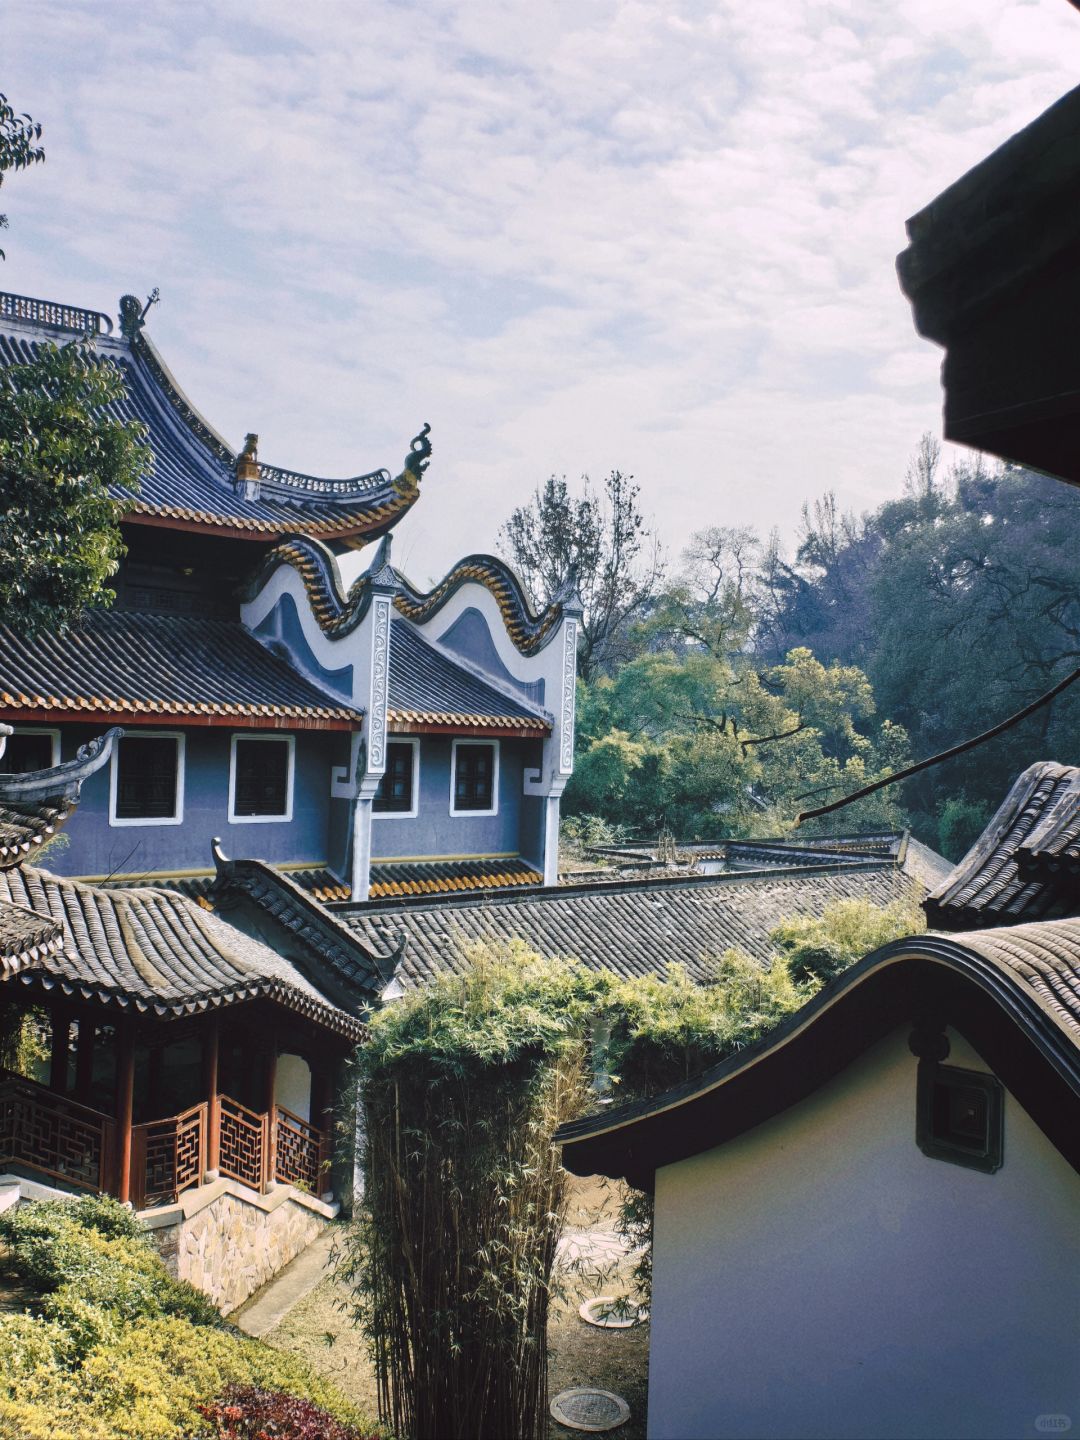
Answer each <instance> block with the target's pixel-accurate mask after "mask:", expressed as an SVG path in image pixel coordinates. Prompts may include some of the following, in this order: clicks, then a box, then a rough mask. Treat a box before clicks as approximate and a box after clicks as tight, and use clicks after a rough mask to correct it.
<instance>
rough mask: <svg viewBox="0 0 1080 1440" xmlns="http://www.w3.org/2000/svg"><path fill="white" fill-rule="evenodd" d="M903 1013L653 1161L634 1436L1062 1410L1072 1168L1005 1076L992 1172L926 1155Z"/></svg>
mask: <svg viewBox="0 0 1080 1440" xmlns="http://www.w3.org/2000/svg"><path fill="white" fill-rule="evenodd" d="M909 1028H910V1027H905V1028H904V1030H903V1031H902V1032H901V1031H898V1032H896V1033H895V1034H894V1035H892V1036H891V1037H889V1038H888V1039H887V1040H885V1041H883V1042H882V1043H881V1044H880V1045H878V1046H876V1047H874V1049H873V1050H871V1051H869V1052H868V1053H867V1054H866V1055H865V1056H864V1057H863V1058H862V1060H860V1061H859V1062H858V1063H857V1064H856V1065H853V1066H851V1067H850V1068H849V1069H848V1070H846V1071H845V1072H844V1073H843V1074H842V1075H840V1076H838V1077H837V1078H836V1079H835V1080H834V1081H832V1082H831V1083H830V1084H829V1085H827V1086H825V1087H823V1089H822V1090H821V1091H819V1092H818V1093H817V1094H815V1095H813V1096H811V1097H809V1098H808V1099H807V1100H805V1101H803V1102H802V1103H801V1104H800V1105H798V1106H795V1107H793V1108H792V1109H791V1110H789V1111H788V1112H786V1113H785V1114H783V1115H781V1116H778V1117H776V1118H775V1119H773V1120H771V1121H769V1122H767V1123H766V1124H764V1125H761V1126H759V1127H758V1128H757V1129H755V1130H753V1131H751V1132H749V1133H748V1134H746V1135H743V1136H741V1137H740V1138H739V1139H737V1140H734V1141H732V1142H731V1143H730V1144H728V1145H726V1146H721V1147H719V1148H717V1149H714V1150H711V1151H708V1152H706V1153H705V1154H703V1155H700V1156H697V1157H695V1158H693V1159H690V1160H684V1161H680V1162H679V1163H678V1164H675V1165H669V1166H666V1167H665V1168H663V1169H662V1170H660V1171H659V1172H658V1174H657V1188H656V1233H655V1241H654V1245H655V1248H654V1293H653V1308H652V1340H651V1356H650V1366H649V1436H650V1440H694V1437H699V1436H709V1437H721V1436H730V1437H733V1440H734V1437H739V1440H743V1437H750V1436H753V1437H762V1440H764V1437H774V1436H775V1437H779V1436H785V1437H787V1436H792V1437H812V1436H813V1437H816V1436H821V1437H828V1440H833V1437H848V1436H850V1437H859V1440H862V1437H875V1436H901V1437H928V1440H940V1437H957V1440H959V1437H972V1440H992V1437H997V1436H1001V1437H1014V1436H1038V1435H1039V1434H1041V1433H1046V1431H1045V1429H1043V1430H1040V1429H1039V1428H1036V1422H1037V1421H1038V1419H1039V1417H1040V1416H1049V1415H1058V1416H1060V1415H1062V1414H1065V1415H1069V1416H1071V1418H1072V1425H1073V1427H1074V1428H1080V1225H1078V1223H1077V1221H1078V1216H1080V1176H1077V1174H1076V1172H1075V1171H1073V1170H1072V1168H1071V1167H1070V1166H1069V1165H1068V1164H1067V1163H1066V1162H1065V1160H1063V1159H1062V1157H1061V1155H1060V1154H1059V1153H1058V1151H1057V1150H1055V1149H1054V1147H1053V1146H1052V1145H1051V1144H1050V1142H1049V1141H1048V1140H1047V1139H1046V1137H1045V1136H1044V1135H1043V1133H1042V1131H1041V1130H1039V1129H1038V1127H1037V1126H1036V1125H1035V1124H1034V1122H1033V1121H1032V1120H1031V1119H1030V1117H1029V1116H1028V1115H1027V1114H1026V1112H1025V1111H1024V1110H1022V1109H1021V1107H1020V1106H1019V1105H1018V1104H1017V1103H1016V1101H1015V1100H1014V1099H1013V1097H1012V1096H1011V1095H1006V1097H1005V1163H1004V1165H1003V1166H1002V1168H1001V1169H1000V1170H999V1171H998V1172H997V1173H996V1174H993V1175H986V1174H982V1173H980V1172H978V1171H974V1170H967V1169H964V1168H962V1167H960V1166H957V1165H951V1164H947V1163H945V1162H943V1161H940V1160H931V1159H929V1158H927V1157H926V1156H925V1155H923V1154H922V1152H921V1151H920V1150H919V1149H918V1147H917V1145H916V1143H915V1079H916V1066H917V1061H916V1060H915V1058H914V1057H913V1056H912V1055H911V1054H910V1052H909V1050H908V1047H907V1034H908V1029H909ZM950 1038H951V1039H952V1042H953V1045H952V1053H951V1055H950V1056H949V1061H948V1063H949V1064H951V1065H960V1066H966V1067H968V1068H972V1069H981V1070H985V1069H986V1066H985V1065H984V1064H983V1063H982V1062H981V1060H979V1059H978V1057H977V1056H976V1055H975V1054H974V1052H972V1051H971V1050H970V1048H969V1047H968V1046H967V1045H966V1044H965V1043H964V1042H963V1041H962V1040H960V1039H958V1037H956V1036H951V1037H950Z"/></svg>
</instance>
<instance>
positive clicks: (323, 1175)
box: [311, 1060, 334, 1195]
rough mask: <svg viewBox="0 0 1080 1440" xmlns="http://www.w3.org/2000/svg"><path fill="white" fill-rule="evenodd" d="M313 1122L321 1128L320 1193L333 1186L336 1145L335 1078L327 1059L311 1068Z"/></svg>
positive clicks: (318, 1128) (317, 1127)
mask: <svg viewBox="0 0 1080 1440" xmlns="http://www.w3.org/2000/svg"><path fill="white" fill-rule="evenodd" d="M311 1123H312V1124H313V1125H314V1126H315V1127H316V1129H317V1130H319V1132H320V1134H321V1136H322V1138H321V1140H320V1142H319V1194H320V1195H321V1194H323V1193H324V1192H325V1191H328V1190H330V1189H332V1188H333V1186H332V1182H331V1178H330V1170H329V1161H330V1157H331V1153H332V1151H333V1146H334V1079H333V1071H332V1069H331V1067H330V1064H329V1063H328V1062H327V1061H325V1060H324V1061H322V1062H321V1063H320V1064H318V1065H317V1066H312V1070H311Z"/></svg>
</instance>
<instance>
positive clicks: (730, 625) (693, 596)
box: [500, 435, 1080, 859]
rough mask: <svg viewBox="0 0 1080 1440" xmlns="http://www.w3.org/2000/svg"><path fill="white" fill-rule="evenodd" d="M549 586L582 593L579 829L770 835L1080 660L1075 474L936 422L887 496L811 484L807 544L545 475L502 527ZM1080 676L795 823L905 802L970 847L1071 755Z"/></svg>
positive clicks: (619, 487)
mask: <svg viewBox="0 0 1080 1440" xmlns="http://www.w3.org/2000/svg"><path fill="white" fill-rule="evenodd" d="M500 543H501V546H502V549H503V552H504V553H505V555H506V556H507V558H508V559H509V560H510V562H511V563H512V564H513V565H514V566H515V567H516V568H517V569H518V572H519V574H521V576H522V578H523V580H524V581H525V583H526V585H527V587H528V588H529V589H530V591H531V593H532V596H533V599H534V601H535V602H536V603H537V604H538V605H539V604H543V603H545V602H546V601H547V600H548V599H550V598H551V597H552V596H553V595H554V594H556V593H557V592H558V591H559V589H560V587H561V586H565V585H566V583H568V580H573V581H576V583H577V585H578V589H579V591H580V595H581V600H582V603H583V606H584V617H583V622H582V643H581V648H580V651H579V663H578V674H579V679H578V730H577V739H576V746H577V753H576V761H575V772H574V776H573V779H572V780H571V782H570V785H569V786H568V788H567V790H566V794H565V796H564V800H563V813H564V815H565V816H566V817H568V824H569V826H570V829H571V832H574V831H575V830H576V831H577V833H578V834H579V835H582V834H583V835H584V836H586V837H587V838H595V839H602V838H604V837H605V835H606V834H607V833H608V832H609V831H611V830H614V831H615V833H619V831H620V830H622V831H625V832H629V833H634V834H641V835H646V836H653V837H655V835H656V833H657V832H658V830H659V828H660V827H661V826H667V827H668V828H669V829H670V830H671V831H672V832H673V833H674V834H675V836H676V837H677V839H678V840H680V841H683V842H688V841H691V840H694V839H700V840H713V839H720V838H723V837H725V836H751V837H753V836H764V835H776V834H781V833H784V832H785V831H788V830H790V829H791V828H792V826H793V823H794V820H795V817H796V815H797V814H798V813H799V812H800V811H801V810H806V809H810V808H813V807H815V806H818V805H821V804H824V803H827V802H828V801H831V800H834V799H839V798H841V797H842V796H844V795H846V794H849V793H850V792H852V791H854V790H857V789H859V788H860V787H861V786H863V785H865V784H866V783H867V782H868V781H870V780H872V779H875V778H877V777H879V776H883V775H886V774H890V773H892V772H893V771H895V770H896V769H898V768H900V767H903V766H905V765H906V764H908V763H909V762H910V761H912V760H917V759H922V758H924V757H928V756H931V755H935V754H937V753H939V752H940V751H942V750H945V749H948V748H950V747H951V746H953V745H956V744H958V743H960V742H961V741H964V740H966V739H968V738H969V737H971V736H972V735H975V734H977V733H979V732H980V731H982V730H984V729H987V728H989V727H990V726H992V725H994V724H996V723H997V722H998V721H1000V720H1003V719H1005V718H1006V717H1007V716H1009V715H1011V714H1013V713H1014V712H1015V711H1017V710H1019V709H1021V708H1023V707H1024V706H1025V705H1027V704H1029V703H1030V702H1031V701H1033V700H1035V699H1036V698H1038V697H1039V696H1040V695H1041V694H1043V693H1044V692H1045V691H1047V690H1048V689H1050V687H1051V686H1052V685H1054V684H1055V683H1056V682H1057V681H1059V680H1060V679H1062V678H1063V677H1064V676H1065V675H1066V674H1068V672H1069V671H1070V670H1072V669H1074V668H1075V667H1077V665H1080V594H1078V592H1077V586H1076V581H1075V556H1076V554H1077V552H1078V548H1080V496H1078V495H1077V494H1076V493H1075V491H1074V490H1072V489H1071V488H1070V487H1069V486H1066V485H1063V484H1061V483H1060V482H1059V481H1056V480H1053V479H1049V478H1047V477H1046V476H1043V475H1040V474H1037V473H1034V472H1031V471H1025V470H1021V469H1018V468H1016V467H1009V466H1003V465H998V464H993V465H991V464H988V463H987V462H985V461H983V460H982V459H981V458H978V457H975V458H973V459H972V460H971V461H968V462H966V463H963V464H961V465H959V466H956V467H953V468H951V469H946V468H945V467H944V466H943V465H942V463H941V454H940V447H939V446H938V444H937V442H936V441H935V440H934V439H933V438H932V437H931V436H929V435H927V436H924V437H923V438H922V440H921V441H920V443H919V445H918V447H917V450H916V452H915V454H914V456H913V457H912V460H911V462H910V464H909V467H908V471H907V474H906V476H905V477H904V478H903V484H902V489H901V493H900V494H899V495H898V497H897V498H896V499H892V500H889V501H887V502H885V503H884V504H882V505H881V506H880V507H879V508H878V509H876V510H874V511H873V512H872V513H869V514H864V515H862V516H855V515H853V514H849V513H843V512H842V511H841V509H840V508H839V506H838V504H837V502H836V498H835V496H834V495H831V494H827V495H825V496H824V497H823V498H820V499H817V500H814V501H811V502H808V503H807V504H805V505H804V506H803V509H802V519H801V524H800V527H799V531H798V535H797V538H796V542H795V544H794V546H793V551H794V553H793V554H785V552H784V549H783V548H782V546H781V544H780V541H779V539H778V537H777V536H776V534H773V535H770V536H764V537H763V536H760V535H758V534H755V533H754V532H753V531H751V530H746V529H733V528H730V527H726V526H723V525H716V526H712V527H709V528H707V529H705V530H701V531H698V532H697V533H695V534H694V535H693V536H691V537H690V540H689V542H688V543H687V545H686V546H685V548H684V549H683V551H682V552H681V554H680V555H679V556H678V558H677V560H674V561H673V560H670V559H669V558H668V557H666V556H665V555H664V554H663V553H662V551H661V549H660V547H659V545H658V543H657V541H656V538H655V535H654V534H653V533H652V531H651V530H650V527H649V526H648V524H647V523H646V521H645V519H644V517H643V515H642V514H641V511H640V506H639V492H638V488H637V486H636V485H635V484H634V483H633V479H632V477H629V476H626V475H623V474H621V473H620V472H618V471H614V472H612V474H611V475H609V476H608V477H607V478H606V479H605V480H604V481H603V482H602V483H601V484H600V485H594V484H592V483H590V482H589V481H588V479H587V477H586V478H585V479H584V483H583V486H582V487H577V488H576V489H573V488H572V487H571V486H569V485H568V483H567V481H566V480H565V478H559V477H555V476H553V477H551V479H549V480H548V481H547V482H546V484H545V485H543V486H541V487H540V488H539V489H538V490H537V491H536V493H535V494H534V495H533V497H532V498H531V500H530V502H529V504H527V505H525V506H523V507H521V508H520V509H518V510H515V511H514V513H513V515H512V516H511V518H510V520H509V521H508V522H507V524H506V525H505V526H504V527H503V529H502V531H501V532H500ZM1078 738H1080V686H1076V687H1074V688H1072V689H1068V690H1066V691H1065V692H1064V693H1062V694H1061V695H1059V696H1058V697H1057V698H1056V699H1055V700H1054V702H1053V703H1052V704H1051V705H1049V706H1046V707H1044V708H1043V709H1041V710H1040V711H1039V712H1038V713H1037V714H1035V715H1033V716H1031V717H1030V719H1028V720H1025V721H1023V722H1021V723H1020V724H1018V725H1016V726H1015V727H1013V728H1011V729H1009V730H1008V731H1006V733H1004V734H1002V735H1001V736H999V737H998V738H996V739H995V740H992V741H990V742H988V743H987V744H985V745H981V746H979V747H978V748H976V749H974V750H972V751H970V752H968V753H967V754H965V755H962V756H959V757H957V758H956V759H955V760H951V761H947V762H945V763H942V764H940V765H937V766H934V767H932V768H930V769H927V770H925V771H923V772H922V773H920V774H919V775H916V776H914V777H913V778H912V779H910V780H908V781H905V782H903V783H902V784H900V785H895V786H889V787H887V788H885V789H882V790H879V791H878V792H877V793H876V794H874V795H871V796H868V797H867V798H866V799H863V800H860V801H857V802H856V803H854V804H853V805H850V806H848V807H846V808H844V809H841V810H839V811H837V812H835V813H834V814H832V815H830V816H826V817H822V818H821V819H818V820H814V821H809V822H806V823H805V824H804V826H803V827H802V828H801V831H800V833H804V834H811V833H817V834H822V833H841V832H842V833H851V832H853V831H865V830H872V829H881V828H883V827H888V828H898V827H904V826H908V827H910V828H911V830H912V832H913V833H914V834H915V835H916V836H917V837H918V838H919V839H921V840H923V841H924V842H925V843H927V844H929V845H931V846H933V847H934V848H935V849H938V850H940V851H941V852H942V853H943V854H945V855H946V856H948V857H949V858H951V859H956V858H958V857H959V856H960V855H961V854H962V853H963V851H964V850H965V849H966V848H967V846H968V845H969V844H970V842H971V841H972V839H973V838H974V837H975V835H976V834H978V832H979V831H980V830H981V829H982V827H983V825H984V824H985V822H986V821H987V819H988V818H989V817H990V815H991V814H992V813H993V811H994V809H995V808H996V807H997V805H998V804H999V802H1000V800H1001V799H1002V797H1003V796H1004V793H1005V791H1006V790H1007V788H1008V786H1009V785H1010V783H1011V782H1012V780H1013V779H1014V778H1015V776H1016V775H1017V774H1018V773H1019V771H1020V770H1022V769H1023V768H1024V767H1025V766H1027V765H1029V764H1031V763H1032V762H1033V761H1035V760H1042V759H1056V760H1060V761H1062V762H1070V761H1072V760H1074V759H1075V758H1076V753H1077V749H1078V745H1077V741H1078Z"/></svg>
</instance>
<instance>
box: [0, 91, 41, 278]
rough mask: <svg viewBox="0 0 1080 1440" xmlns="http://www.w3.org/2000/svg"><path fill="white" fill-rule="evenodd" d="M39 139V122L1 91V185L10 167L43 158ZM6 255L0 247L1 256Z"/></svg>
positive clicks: (1, 218)
mask: <svg viewBox="0 0 1080 1440" xmlns="http://www.w3.org/2000/svg"><path fill="white" fill-rule="evenodd" d="M40 139H41V126H40V125H39V124H38V122H37V121H36V120H31V118H30V116H29V115H19V114H18V113H17V112H16V111H15V109H14V107H13V106H12V105H11V104H9V102H8V98H7V96H6V95H0V185H3V183H4V176H5V175H6V174H7V172H8V171H9V170H25V169H26V168H27V167H28V166H30V165H37V164H39V163H40V162H41V161H42V160H44V159H45V149H44V146H42V145H40V144H39V143H38V142H39V141H40ZM7 224H8V218H7V216H6V215H0V230H6V229H7ZM4 258H5V256H4V252H3V250H0V260H3V259H4Z"/></svg>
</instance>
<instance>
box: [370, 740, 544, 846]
mask: <svg viewBox="0 0 1080 1440" xmlns="http://www.w3.org/2000/svg"><path fill="white" fill-rule="evenodd" d="M394 738H395V737H394V736H391V737H390V740H391V742H392V741H393V740H394ZM401 738H405V737H401ZM496 743H497V744H498V745H499V746H500V756H499V813H498V814H497V815H476V816H473V815H451V814H450V754H451V744H452V737H451V736H449V735H445V736H444V735H424V736H421V738H420V803H419V806H418V814H417V816H416V818H415V819H404V818H401V817H393V816H386V815H380V814H379V813H378V812H377V811H376V812H375V813H374V815H373V816H372V821H371V855H372V859H373V860H391V859H394V858H395V857H398V856H402V855H424V856H438V855H499V854H503V853H506V852H512V853H514V854H517V853H520V852H521V850H522V838H523V836H522V815H523V802H524V799H525V797H524V796H523V795H522V786H523V783H524V777H523V771H524V768H525V766H526V764H528V765H530V766H535V765H537V764H539V758H538V757H539V751H540V747H539V745H538V744H537V743H536V742H535V741H528V740H524V741H523V740H499V741H498V742H496ZM535 803H536V802H532V804H533V805H535ZM529 813H530V822H531V807H530V812H529ZM528 828H529V830H530V832H531V830H532V828H533V826H532V823H530V825H529V827H528ZM535 848H536V847H535V846H531V847H530V850H529V852H528V853H530V858H535V857H534V856H533V855H532V851H534V850H535Z"/></svg>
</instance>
